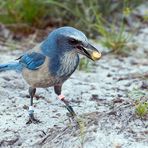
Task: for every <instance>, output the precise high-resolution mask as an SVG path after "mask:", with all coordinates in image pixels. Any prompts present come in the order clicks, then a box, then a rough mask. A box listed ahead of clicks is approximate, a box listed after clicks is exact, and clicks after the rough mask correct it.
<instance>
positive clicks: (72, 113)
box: [66, 106, 76, 118]
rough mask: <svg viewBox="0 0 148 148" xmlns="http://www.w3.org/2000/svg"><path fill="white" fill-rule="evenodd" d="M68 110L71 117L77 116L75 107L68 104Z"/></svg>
mask: <svg viewBox="0 0 148 148" xmlns="http://www.w3.org/2000/svg"><path fill="white" fill-rule="evenodd" d="M66 108H67V110H68V111H69V113H70V115H69V116H70V117H72V118H74V117H75V116H76V113H75V112H74V110H73V108H72V107H71V106H66Z"/></svg>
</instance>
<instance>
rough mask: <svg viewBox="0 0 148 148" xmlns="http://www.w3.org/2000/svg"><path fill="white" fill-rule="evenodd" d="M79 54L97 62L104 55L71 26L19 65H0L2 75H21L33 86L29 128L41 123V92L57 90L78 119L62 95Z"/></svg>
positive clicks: (59, 30) (55, 33) (53, 34)
mask: <svg viewBox="0 0 148 148" xmlns="http://www.w3.org/2000/svg"><path fill="white" fill-rule="evenodd" d="M79 54H81V55H84V56H86V57H87V58H89V59H91V60H93V61H96V60H99V59H100V57H101V52H100V51H98V50H97V49H96V48H95V47H94V46H93V45H91V44H90V42H89V40H88V38H87V37H86V35H85V34H84V33H83V32H82V31H80V30H78V29H76V28H74V27H70V26H63V27H59V28H57V29H55V30H53V31H52V32H50V33H49V35H48V36H47V37H46V38H45V39H44V40H43V41H42V42H41V43H39V44H37V45H36V46H35V47H34V48H32V49H29V50H27V51H26V52H24V53H23V54H22V55H21V56H20V57H19V58H17V59H16V60H15V61H12V62H9V63H6V64H0V72H3V71H9V70H14V71H17V72H20V73H21V74H22V76H23V78H24V79H25V81H26V82H27V83H28V84H29V89H28V92H29V96H30V106H29V109H28V114H29V120H28V121H27V122H26V124H31V123H40V120H38V119H36V118H35V117H34V107H33V98H34V96H35V93H36V89H37V88H48V87H54V92H55V94H56V95H57V97H58V98H59V99H60V100H61V101H62V102H63V103H64V105H65V106H66V108H67V110H68V111H69V113H70V115H71V116H72V117H75V116H76V113H75V111H74V110H73V108H72V106H71V105H70V103H69V101H68V100H67V99H65V96H64V95H63V94H62V93H61V92H62V85H63V83H64V82H65V81H66V80H67V79H68V78H69V77H70V76H71V75H72V73H73V72H74V71H75V70H76V68H77V66H78V64H79V61H80V60H79V59H80V58H79Z"/></svg>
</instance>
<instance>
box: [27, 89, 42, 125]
mask: <svg viewBox="0 0 148 148" xmlns="http://www.w3.org/2000/svg"><path fill="white" fill-rule="evenodd" d="M35 92H36V88H32V87H29V95H30V106H29V111H28V113H29V120H28V122H27V123H26V124H31V123H39V122H40V121H39V120H37V119H35V118H34V110H33V97H34V95H35Z"/></svg>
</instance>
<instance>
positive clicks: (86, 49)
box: [77, 44, 101, 61]
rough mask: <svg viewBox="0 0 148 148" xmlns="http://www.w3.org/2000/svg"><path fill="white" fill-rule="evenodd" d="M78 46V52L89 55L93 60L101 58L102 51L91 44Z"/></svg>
mask: <svg viewBox="0 0 148 148" xmlns="http://www.w3.org/2000/svg"><path fill="white" fill-rule="evenodd" d="M77 48H78V53H80V54H82V55H85V56H86V57H88V58H89V59H91V60H93V61H97V60H99V59H100V58H101V52H99V51H98V50H97V49H96V48H95V47H94V46H92V45H91V44H87V45H79V46H78V47H77Z"/></svg>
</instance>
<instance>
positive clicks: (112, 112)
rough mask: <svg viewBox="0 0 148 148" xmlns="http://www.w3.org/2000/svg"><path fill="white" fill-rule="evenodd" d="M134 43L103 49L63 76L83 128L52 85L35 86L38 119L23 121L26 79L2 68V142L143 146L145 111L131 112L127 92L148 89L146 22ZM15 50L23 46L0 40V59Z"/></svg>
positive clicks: (147, 135)
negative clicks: (119, 50) (114, 51)
mask: <svg viewBox="0 0 148 148" xmlns="http://www.w3.org/2000/svg"><path fill="white" fill-rule="evenodd" d="M134 44H136V47H134V48H135V49H134V50H133V52H132V53H131V55H130V56H128V57H121V56H115V55H111V54H109V55H105V56H103V57H102V59H101V60H100V61H98V62H96V63H95V64H94V63H90V68H89V72H86V71H78V70H77V71H76V72H75V73H74V74H73V75H72V76H71V78H70V79H69V80H67V81H66V82H65V84H64V87H63V91H62V92H63V94H65V96H66V97H67V99H68V100H69V101H70V102H71V105H72V106H73V108H74V110H75V111H76V113H77V115H78V117H79V118H80V119H81V122H82V123H81V128H79V127H78V126H77V124H76V123H75V122H74V121H71V120H69V119H70V118H69V117H68V116H67V110H66V109H65V107H64V106H63V104H62V103H61V102H60V101H59V100H58V99H57V98H56V95H55V94H54V92H53V88H47V89H37V93H36V98H35V99H34V106H35V116H36V117H37V118H38V119H39V120H41V121H42V123H40V124H31V125H26V124H25V123H26V121H27V119H28V111H27V109H28V106H29V102H30V98H29V97H28V85H27V84H26V82H25V81H24V80H23V78H22V76H21V74H18V73H16V72H13V71H9V72H3V73H0V100H1V104H0V131H1V132H0V147H23V148H29V147H35V148H38V147H43V148H54V147H56V148H67V147H69V148H79V147H84V148H112V147H113V148H147V147H148V120H147V117H146V118H145V119H143V120H141V119H140V118H139V117H137V116H136V115H135V106H134V101H135V98H134V97H133V98H132V97H131V98H130V97H129V94H130V93H131V92H132V91H133V89H135V88H136V89H139V90H140V91H143V92H144V93H146V90H147V89H148V88H147V81H146V79H145V78H144V77H145V76H146V75H147V74H148V61H147V58H148V29H147V28H145V29H141V30H140V33H139V35H137V36H135V43H134ZM97 46H98V47H99V48H101V47H100V46H99V45H97ZM19 55H21V51H17V50H16V51H10V50H8V48H7V47H5V46H0V63H6V62H8V61H12V60H14V59H16V58H17V57H19ZM145 99H147V98H145Z"/></svg>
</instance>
